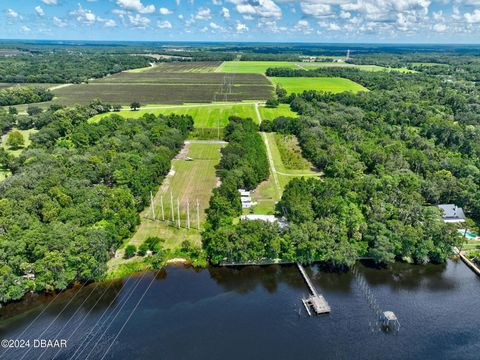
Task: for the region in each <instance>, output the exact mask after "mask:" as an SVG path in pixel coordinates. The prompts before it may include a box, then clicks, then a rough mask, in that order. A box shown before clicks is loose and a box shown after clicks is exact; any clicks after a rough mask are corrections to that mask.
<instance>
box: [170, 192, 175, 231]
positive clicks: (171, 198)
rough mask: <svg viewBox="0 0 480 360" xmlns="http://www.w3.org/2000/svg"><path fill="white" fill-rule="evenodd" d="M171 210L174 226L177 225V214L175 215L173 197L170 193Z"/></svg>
mask: <svg viewBox="0 0 480 360" xmlns="http://www.w3.org/2000/svg"><path fill="white" fill-rule="evenodd" d="M170 209H171V210H172V224H173V223H175V214H174V211H175V210H174V207H173V195H172V192H171V191H170Z"/></svg>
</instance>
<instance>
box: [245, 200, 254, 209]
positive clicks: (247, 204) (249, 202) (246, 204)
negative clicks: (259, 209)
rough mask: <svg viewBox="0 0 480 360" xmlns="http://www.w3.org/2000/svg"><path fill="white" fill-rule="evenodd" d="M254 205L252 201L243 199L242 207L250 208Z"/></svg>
mask: <svg viewBox="0 0 480 360" xmlns="http://www.w3.org/2000/svg"><path fill="white" fill-rule="evenodd" d="M252 206H253V204H252V202H251V201H242V209H250V208H251V207H252Z"/></svg>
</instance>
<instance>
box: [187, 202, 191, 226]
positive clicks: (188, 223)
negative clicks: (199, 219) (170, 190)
mask: <svg viewBox="0 0 480 360" xmlns="http://www.w3.org/2000/svg"><path fill="white" fill-rule="evenodd" d="M187 229H190V201H189V200H188V199H187Z"/></svg>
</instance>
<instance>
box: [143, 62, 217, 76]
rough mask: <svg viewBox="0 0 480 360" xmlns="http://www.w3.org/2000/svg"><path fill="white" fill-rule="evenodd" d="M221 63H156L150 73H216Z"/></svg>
mask: <svg viewBox="0 0 480 360" xmlns="http://www.w3.org/2000/svg"><path fill="white" fill-rule="evenodd" d="M221 64H222V62H221V61H179V62H161V63H156V64H155V66H154V67H153V68H152V69H151V70H150V71H149V72H150V73H154V72H165V73H176V72H188V73H191V72H194V73H209V72H213V71H215V70H216V69H217V68H218V67H219V66H220V65H221Z"/></svg>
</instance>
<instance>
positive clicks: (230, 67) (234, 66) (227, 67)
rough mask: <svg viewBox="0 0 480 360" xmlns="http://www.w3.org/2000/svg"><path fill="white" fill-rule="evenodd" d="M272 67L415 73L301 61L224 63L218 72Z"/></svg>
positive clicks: (264, 69) (255, 72) (246, 70)
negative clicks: (349, 68) (347, 68)
mask: <svg viewBox="0 0 480 360" xmlns="http://www.w3.org/2000/svg"><path fill="white" fill-rule="evenodd" d="M272 67H287V68H291V69H305V70H313V69H318V68H322V67H343V68H345V67H352V68H357V69H359V70H364V71H401V72H415V71H414V70H410V69H407V68H386V67H383V66H378V65H356V64H349V63H338V62H314V63H307V62H301V61H296V62H293V61H224V62H223V63H222V65H220V66H219V67H218V68H217V70H215V71H216V72H225V73H254V74H265V72H266V71H267V69H268V68H272Z"/></svg>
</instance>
